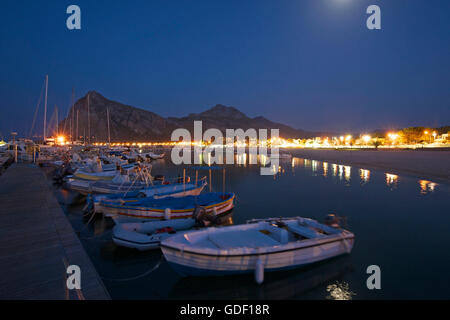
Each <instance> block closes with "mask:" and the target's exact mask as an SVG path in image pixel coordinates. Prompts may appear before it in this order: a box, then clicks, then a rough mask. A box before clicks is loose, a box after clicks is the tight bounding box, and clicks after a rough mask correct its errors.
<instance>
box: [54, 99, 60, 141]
mask: <svg viewBox="0 0 450 320" xmlns="http://www.w3.org/2000/svg"><path fill="white" fill-rule="evenodd" d="M55 113H56V136H59V125H58V106H57V105H56V104H55Z"/></svg>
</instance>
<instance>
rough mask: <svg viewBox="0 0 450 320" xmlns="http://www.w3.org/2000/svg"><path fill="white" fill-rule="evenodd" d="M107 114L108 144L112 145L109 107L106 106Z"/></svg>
mask: <svg viewBox="0 0 450 320" xmlns="http://www.w3.org/2000/svg"><path fill="white" fill-rule="evenodd" d="M106 115H107V117H108V144H109V145H111V131H110V130H109V108H106Z"/></svg>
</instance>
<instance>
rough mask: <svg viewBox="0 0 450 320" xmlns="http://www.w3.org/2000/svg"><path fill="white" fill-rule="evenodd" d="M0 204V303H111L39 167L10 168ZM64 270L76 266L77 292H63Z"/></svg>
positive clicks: (4, 178) (4, 177) (1, 183)
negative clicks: (5, 301)
mask: <svg viewBox="0 0 450 320" xmlns="http://www.w3.org/2000/svg"><path fill="white" fill-rule="evenodd" d="M0 203H1V205H0V273H1V274H2V276H1V277H0V299H33V300H34V299H52V300H53V299H55V300H62V299H80V300H83V299H86V300H87V299H102V300H103V299H110V296H109V294H108V292H107V290H106V289H105V287H104V285H103V282H102V281H101V279H100V277H99V275H98V273H97V271H96V270H95V268H94V266H93V264H92V262H91V260H90V259H89V257H88V255H87V254H86V252H85V250H84V248H83V246H82V244H81V242H80V240H79V239H78V237H77V236H76V234H75V232H74V230H73V229H72V226H71V224H70V222H69V221H68V219H67V217H66V215H65V214H64V212H63V210H62V208H61V207H60V205H59V203H58V201H57V200H56V197H55V196H54V194H53V192H52V189H51V185H50V182H49V181H48V179H47V178H46V176H45V174H44V172H43V171H42V170H41V169H39V167H38V166H36V165H33V164H25V163H15V164H13V165H11V167H9V168H8V170H6V172H5V173H4V174H3V175H2V176H1V177H0ZM68 265H78V266H79V267H80V269H81V290H67V288H66V284H65V283H66V266H68Z"/></svg>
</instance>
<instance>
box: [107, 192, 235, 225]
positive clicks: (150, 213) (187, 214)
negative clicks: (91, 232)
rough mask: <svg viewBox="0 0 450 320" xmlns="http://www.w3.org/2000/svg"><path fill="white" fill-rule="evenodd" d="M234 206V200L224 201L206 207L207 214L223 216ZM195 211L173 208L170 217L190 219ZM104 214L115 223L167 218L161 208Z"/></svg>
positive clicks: (118, 210) (123, 210) (193, 209)
mask: <svg viewBox="0 0 450 320" xmlns="http://www.w3.org/2000/svg"><path fill="white" fill-rule="evenodd" d="M191 195H192V194H191ZM194 195H195V194H194ZM233 207H234V204H233V200H227V201H225V202H224V203H221V204H217V205H211V206H208V207H206V215H214V216H217V217H218V216H223V215H226V214H228V213H229V212H230V211H231V210H233ZM194 211H195V208H189V209H183V210H172V211H171V217H170V219H189V218H192V216H193V214H194ZM104 215H105V216H107V217H111V218H112V219H113V220H114V222H115V223H126V222H138V221H142V220H162V219H164V218H165V212H164V210H161V209H145V210H135V209H116V210H115V211H114V212H111V211H108V212H107V213H104Z"/></svg>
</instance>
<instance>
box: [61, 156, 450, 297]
mask: <svg viewBox="0 0 450 320" xmlns="http://www.w3.org/2000/svg"><path fill="white" fill-rule="evenodd" d="M182 170H183V169H182V168H181V167H177V166H174V165H172V164H171V163H170V161H167V160H166V161H164V160H162V161H159V162H156V163H154V166H153V174H164V175H166V176H167V177H171V176H176V175H178V174H181V175H182ZM187 173H188V174H190V175H191V176H195V172H194V171H193V170H192V169H188V170H187ZM203 175H208V171H206V170H203V171H199V176H203ZM222 175H223V173H222V170H213V171H212V187H213V191H222V189H223V179H222ZM225 189H226V191H233V192H235V193H236V195H237V200H236V207H235V209H234V211H233V213H232V215H231V216H229V217H226V219H225V222H227V223H231V222H233V223H235V224H239V223H245V221H246V220H248V219H250V218H263V217H273V216H298V215H300V216H304V217H311V218H315V219H319V220H322V219H323V217H324V216H325V215H326V214H328V213H331V212H334V213H337V214H339V215H342V216H346V217H347V221H348V229H349V230H351V231H352V232H354V233H355V236H356V242H355V246H354V248H353V251H352V253H351V254H350V255H346V256H342V257H339V258H335V259H333V260H329V261H326V262H322V263H319V264H316V265H313V266H310V267H307V268H303V269H298V270H294V271H289V272H278V273H271V274H269V273H266V275H265V278H266V279H265V282H264V284H262V285H261V286H258V285H257V284H256V283H255V282H254V280H253V275H248V276H232V277H220V278H218V277H215V278H181V277H180V276H179V275H178V274H177V273H176V272H174V271H173V270H172V269H171V268H170V266H169V265H168V264H167V263H166V262H165V260H164V258H163V256H162V254H161V252H160V251H150V252H144V253H140V252H137V251H133V250H129V249H124V248H119V247H116V246H115V245H114V243H113V242H112V240H111V227H112V225H113V223H112V221H110V220H106V219H102V218H101V217H99V218H97V219H95V220H93V221H92V222H91V223H90V224H89V225H87V226H86V223H87V218H83V213H82V207H83V204H79V205H71V206H66V212H67V214H68V217H69V219H70V221H71V223H72V225H73V227H74V229H75V230H76V231H80V238H81V241H82V243H83V245H84V247H85V248H86V250H87V252H88V254H89V256H90V257H91V259H92V261H93V263H94V265H95V266H96V268H97V270H98V273H99V274H100V276H101V277H102V278H103V281H104V283H105V285H106V287H107V288H108V290H109V292H110V294H111V296H112V298H114V299H326V298H338V297H341V298H350V297H351V298H353V299H410V298H412V299H414V298H447V299H448V298H450V292H449V285H450V272H449V271H448V270H450V254H449V251H450V232H449V230H450V206H449V200H450V197H449V196H450V186H449V185H446V184H437V183H433V182H429V181H423V180H418V179H417V178H413V177H407V176H396V175H390V174H387V173H385V172H382V171H376V170H364V169H361V168H356V167H350V166H340V165H334V164H332V163H326V162H321V161H312V160H306V159H299V158H294V159H293V160H291V161H286V162H283V161H281V163H280V170H279V173H278V174H277V175H276V176H261V175H259V166H256V165H254V166H248V165H247V166H243V165H240V166H239V165H236V166H226V181H225ZM58 195H59V197H60V199H61V201H65V199H68V198H70V197H71V196H72V195H71V194H68V193H67V192H65V191H59V192H58ZM372 264H375V265H378V266H380V268H381V287H382V289H381V290H372V291H371V290H368V289H367V287H366V279H367V277H368V275H367V274H366V268H367V267H368V266H369V265H372ZM153 269H154V270H153ZM152 270H153V271H152ZM142 275H143V276H142ZM139 276H140V277H139ZM136 277H138V278H136Z"/></svg>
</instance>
